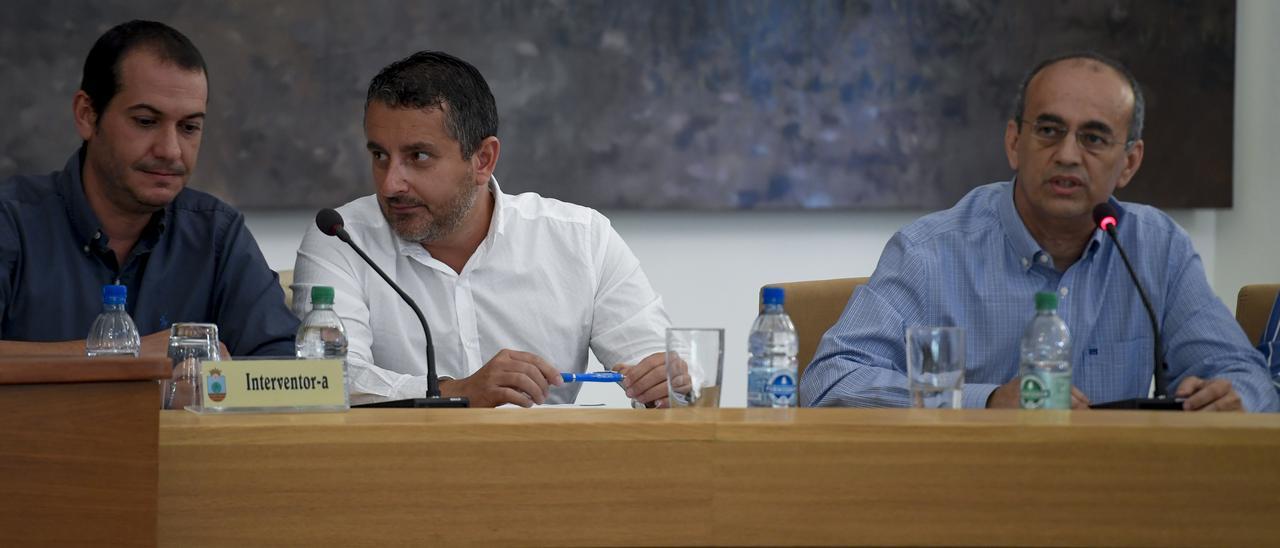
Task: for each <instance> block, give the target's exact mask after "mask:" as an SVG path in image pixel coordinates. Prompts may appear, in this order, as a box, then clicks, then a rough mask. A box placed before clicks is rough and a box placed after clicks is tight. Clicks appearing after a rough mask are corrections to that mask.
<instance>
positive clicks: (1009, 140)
mask: <svg viewBox="0 0 1280 548" xmlns="http://www.w3.org/2000/svg"><path fill="white" fill-rule="evenodd" d="M1018 129H1019V127H1018V122H1017V121H1014V120H1009V123H1008V124H1005V126H1004V155H1005V156H1006V157H1008V158H1009V169H1012V170H1014V171H1018V138H1019V137H1021V136H1022V135H1021V134H1020V133H1018Z"/></svg>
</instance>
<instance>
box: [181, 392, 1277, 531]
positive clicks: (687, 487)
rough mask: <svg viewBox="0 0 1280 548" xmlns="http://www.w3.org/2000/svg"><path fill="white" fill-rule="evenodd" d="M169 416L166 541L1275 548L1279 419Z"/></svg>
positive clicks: (821, 413)
mask: <svg viewBox="0 0 1280 548" xmlns="http://www.w3.org/2000/svg"><path fill="white" fill-rule="evenodd" d="M163 415H164V416H162V417H161V465H160V473H161V480H160V498H161V510H160V527H159V535H160V539H161V543H162V544H164V545H183V546H199V545H209V546H218V545H229V544H232V543H250V544H254V545H264V544H268V545H270V544H275V545H298V544H316V545H347V544H356V545H359V544H428V543H429V544H431V545H443V546H450V545H462V544H474V545H542V546H625V545H645V546H678V545H858V544H862V545H867V544H871V545H885V544H910V545H1001V544H1003V545H1083V544H1106V545H1153V544H1168V545H1191V544H1212V545H1259V544H1268V543H1272V542H1273V541H1274V539H1276V538H1280V520H1274V519H1271V513H1272V512H1273V511H1274V509H1275V508H1277V507H1280V506H1278V505H1280V495H1277V494H1276V493H1280V473H1277V472H1276V470H1277V463H1278V462H1280V417H1276V416H1264V415H1243V414H1235V415H1216V416H1212V415H1204V414H1196V415H1192V414H1161V413H1139V412H1112V413H1098V412H1093V413H1053V412H1048V413H1035V412H1018V411H1009V412H1000V411H959V412H947V411H923V410H921V411H914V410H848V409H843V410H825V409H820V410H808V409H804V410H783V411H774V410H741V409H722V410H695V411H639V410H586V409H578V410H569V409H559V410H556V409H549V410H533V411H521V410H433V411H427V410H376V411H375V410H358V411H353V412H351V413H347V414H335V415H276V416H252V417H249V416H242V417H225V416H224V417H196V416H193V415H189V414H174V413H168V412H166V413H163Z"/></svg>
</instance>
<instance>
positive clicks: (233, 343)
mask: <svg viewBox="0 0 1280 548" xmlns="http://www.w3.org/2000/svg"><path fill="white" fill-rule="evenodd" d="M206 74H207V70H206V68H205V63H204V59H203V58H202V57H201V55H200V52H199V50H197V49H196V48H195V46H194V45H193V44H192V43H191V42H190V41H189V40H188V39H187V38H186V37H185V36H183V35H182V34H181V33H179V32H178V31H176V30H174V29H172V28H170V27H168V26H166V25H163V24H161V23H154V22H149V21H131V22H129V23H124V24H122V25H119V26H116V27H115V28H112V29H111V30H109V31H107V33H106V34H104V35H102V37H101V38H99V39H98V41H97V42H96V43H95V44H94V46H93V49H92V50H90V52H89V57H88V58H87V59H86V61H85V66H84V77H83V80H82V81H81V84H80V91H79V92H77V93H76V96H75V100H74V103H73V107H72V110H73V114H74V117H75V123H76V129H77V130H78V131H79V133H80V137H81V138H82V139H84V144H83V145H82V146H81V147H80V149H79V150H78V151H77V152H76V153H74V154H72V155H71V158H70V159H69V160H67V164H66V166H65V167H64V168H63V170H62V171H57V172H54V173H51V174H49V175H44V176H16V177H11V178H9V179H8V180H5V181H4V182H3V183H0V355H2V354H9V355H16V354H83V353H84V340H83V339H84V338H85V336H86V335H87V334H88V331H89V326H90V324H92V323H93V319H94V318H95V317H96V316H97V315H98V313H99V312H100V311H101V310H102V298H101V290H102V286H103V285H106V284H112V283H118V284H121V285H125V286H127V287H128V290H129V294H128V304H127V305H126V308H127V310H128V311H129V314H130V315H131V316H133V319H134V322H135V323H137V325H138V331H139V332H140V333H142V334H143V335H144V337H143V339H142V342H143V344H142V352H143V354H149V355H164V353H165V349H166V345H167V341H168V328H169V325H170V324H172V323H174V322H212V323H216V324H218V330H219V337H220V338H221V340H222V343H223V344H224V345H225V346H226V348H227V349H228V350H229V351H230V352H231V353H232V354H235V355H291V354H292V353H293V336H294V332H295V331H296V330H297V327H298V321H297V319H296V318H294V316H293V315H292V314H291V313H290V312H289V309H288V308H287V307H286V306H285V303H284V293H283V291H282V290H281V288H280V285H279V283H278V278H277V276H276V275H275V273H274V272H272V271H271V269H269V268H268V267H267V264H266V261H265V260H264V259H263V257H262V252H261V251H260V250H259V249H258V245H257V243H256V242H255V241H254V239H253V236H251V235H250V234H249V231H248V230H247V229H246V228H245V225H244V216H243V215H241V214H240V213H239V212H238V211H236V210H235V209H234V208H232V207H231V206H229V205H227V204H225V203H223V202H221V201H219V200H218V199H217V198H214V197H213V196H210V195H208V194H205V193H203V192H199V191H196V190H192V189H189V188H186V184H187V181H188V179H189V177H190V175H191V172H192V171H193V170H194V169H195V164H196V157H197V154H198V153H199V150H200V140H201V134H202V130H203V125H204V120H205V106H206V104H207V97H208V84H207V77H206Z"/></svg>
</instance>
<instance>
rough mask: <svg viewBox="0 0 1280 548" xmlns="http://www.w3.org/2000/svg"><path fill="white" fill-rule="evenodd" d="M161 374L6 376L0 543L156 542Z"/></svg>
mask: <svg viewBox="0 0 1280 548" xmlns="http://www.w3.org/2000/svg"><path fill="white" fill-rule="evenodd" d="M159 394H160V392H159V389H158V388H157V386H156V383H155V381H150V380H142V381H125V382H91V383H64V384H19V385H0V544H5V545H12V546H154V545H155V543H156V530H155V524H156V484H157V480H156V462H157V457H156V448H157V438H158V434H157V432H158V426H157V422H158V417H157V415H156V409H157V408H158V407H159V405H160V397H159Z"/></svg>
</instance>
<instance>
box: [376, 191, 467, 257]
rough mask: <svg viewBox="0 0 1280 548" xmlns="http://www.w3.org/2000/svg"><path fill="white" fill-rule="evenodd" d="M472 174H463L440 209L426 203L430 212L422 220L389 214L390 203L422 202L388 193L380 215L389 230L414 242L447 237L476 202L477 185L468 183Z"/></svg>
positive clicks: (431, 240) (419, 217)
mask: <svg viewBox="0 0 1280 548" xmlns="http://www.w3.org/2000/svg"><path fill="white" fill-rule="evenodd" d="M472 180H473V177H472V176H470V175H469V176H468V177H466V178H465V179H464V180H463V181H462V184H460V185H458V193H457V194H455V195H454V197H453V199H451V200H449V203H447V204H445V206H444V208H443V209H442V210H438V209H435V208H432V207H430V206H427V211H428V212H429V213H430V217H429V219H428V220H426V221H423V220H422V217H421V216H420V215H419V216H397V215H394V214H392V213H391V209H390V205H391V204H395V205H401V206H404V205H409V206H420V205H425V203H424V202H423V201H422V200H419V199H417V198H412V197H409V196H392V197H389V198H384V203H382V204H381V205H382V216H383V217H384V218H386V219H387V223H389V224H390V225H391V229H392V230H394V231H395V233H396V235H397V236H400V237H401V238H403V239H404V240H407V241H410V242H418V243H424V244H425V243H430V242H434V241H436V240H439V239H441V238H444V237H445V236H448V235H450V234H452V233H453V231H455V230H457V229H458V227H459V226H461V225H462V221H463V220H464V219H466V217H467V213H469V212H470V211H471V208H472V207H474V206H475V204H476V196H477V195H478V194H479V191H480V187H478V186H476V185H474V184H472V183H471V181H472Z"/></svg>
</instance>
